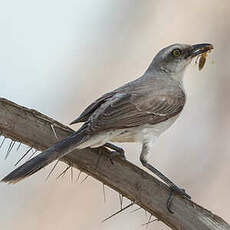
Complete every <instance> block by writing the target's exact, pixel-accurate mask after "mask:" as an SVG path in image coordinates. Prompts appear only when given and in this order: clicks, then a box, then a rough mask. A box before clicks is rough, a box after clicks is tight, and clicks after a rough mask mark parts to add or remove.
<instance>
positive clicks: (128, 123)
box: [1, 43, 213, 199]
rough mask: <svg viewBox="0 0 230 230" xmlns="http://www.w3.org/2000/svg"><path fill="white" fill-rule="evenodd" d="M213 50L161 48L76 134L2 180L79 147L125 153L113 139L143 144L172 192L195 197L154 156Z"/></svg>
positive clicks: (90, 110) (87, 114) (84, 118)
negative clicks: (192, 67) (188, 81)
mask: <svg viewBox="0 0 230 230" xmlns="http://www.w3.org/2000/svg"><path fill="white" fill-rule="evenodd" d="M212 49H213V45H212V44H208V43H202V44H195V45H188V44H179V43H176V44H173V45H170V46H167V47H166V48H163V49H162V50H160V51H159V52H158V53H157V55H156V56H155V57H154V58H153V60H152V62H151V63H150V65H149V67H148V68H147V70H146V71H145V72H144V74H143V75H142V76H140V77H139V78H137V79H135V80H133V81H131V82H128V83H126V84H124V85H123V86H121V87H119V88H117V89H115V90H113V91H111V92H108V93H106V94H104V95H102V96H101V97H100V98H98V99H97V100H95V101H94V102H93V103H92V104H90V105H89V106H88V107H87V108H86V109H85V110H84V111H83V112H82V113H81V114H80V116H79V117H78V118H76V119H75V120H74V121H72V122H71V123H70V124H76V123H83V124H82V126H81V127H80V128H79V129H78V130H77V131H75V132H73V134H71V135H70V136H68V137H66V138H64V139H63V140H61V141H59V142H57V143H55V144H54V145H52V146H51V147H49V148H48V149H46V150H45V151H43V152H41V153H40V154H38V155H37V156H35V157H34V158H32V159H30V160H28V161H27V162H26V163H24V164H22V165H21V166H19V167H18V168H16V169H15V170H13V171H12V172H11V173H9V174H8V175H7V176H5V177H4V178H3V179H2V180H1V181H2V182H6V183H17V182H19V181H21V180H22V179H24V178H26V177H28V176H31V175H32V174H34V173H36V172H37V171H39V170H40V169H42V168H44V167H45V166H47V165H48V164H50V163H51V162H53V161H55V160H57V159H60V158H61V157H63V156H65V155H66V154H68V153H70V152H72V151H73V150H75V149H83V148H87V147H89V148H97V147H100V146H105V147H107V148H109V149H111V150H114V151H113V152H115V153H118V154H119V155H120V156H121V157H124V150H123V149H122V148H120V147H118V146H116V145H114V144H113V142H137V143H141V144H142V150H141V153H140V161H141V163H142V165H143V166H144V167H146V168H147V169H149V170H150V171H151V172H152V173H153V174H155V175H156V176H158V177H159V178H160V179H162V180H163V181H164V182H165V183H166V184H167V185H168V186H169V187H170V189H171V190H172V191H174V192H176V193H178V194H180V195H182V196H184V197H186V198H189V199H190V198H191V197H190V196H189V195H188V194H187V193H185V190H184V189H181V188H179V187H178V186H177V185H176V184H175V183H173V182H172V181H171V180H170V179H168V178H167V177H166V176H165V175H164V174H162V173H161V172H160V171H159V170H157V169H156V168H155V167H153V166H152V165H151V164H150V163H149V161H148V157H149V155H150V154H151V147H152V145H153V144H154V143H155V141H156V139H157V138H158V137H159V136H160V135H161V134H162V133H163V132H165V131H166V130H167V129H168V128H169V127H170V126H171V125H172V124H173V123H174V122H175V121H176V119H177V118H178V117H179V115H180V114H181V111H182V110H183V108H184V105H185V102H186V93H185V89H184V86H183V77H184V72H185V69H186V68H187V66H188V65H189V64H190V63H191V62H192V59H193V58H194V57H197V56H199V55H202V54H205V53H207V52H209V51H211V50H212Z"/></svg>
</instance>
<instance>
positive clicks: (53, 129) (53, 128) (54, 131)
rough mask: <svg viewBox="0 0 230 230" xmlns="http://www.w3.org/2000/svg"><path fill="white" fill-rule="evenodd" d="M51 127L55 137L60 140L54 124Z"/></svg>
mask: <svg viewBox="0 0 230 230" xmlns="http://www.w3.org/2000/svg"><path fill="white" fill-rule="evenodd" d="M50 127H51V129H52V131H53V133H54V136H55V137H56V139H57V140H58V137H57V133H56V130H55V127H54V124H51V125H50Z"/></svg>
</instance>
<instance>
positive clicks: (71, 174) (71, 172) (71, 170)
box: [70, 167, 73, 184]
mask: <svg viewBox="0 0 230 230" xmlns="http://www.w3.org/2000/svg"><path fill="white" fill-rule="evenodd" d="M70 178H71V183H72V184H73V167H71V168H70Z"/></svg>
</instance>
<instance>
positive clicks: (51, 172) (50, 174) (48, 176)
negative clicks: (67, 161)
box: [45, 160, 59, 181]
mask: <svg viewBox="0 0 230 230" xmlns="http://www.w3.org/2000/svg"><path fill="white" fill-rule="evenodd" d="M58 162H59V160H57V161H56V163H55V164H54V166H53V168H52V169H51V170H50V172H49V174H48V175H47V177H46V179H45V180H46V181H47V180H48V179H49V177H50V175H51V174H52V172H53V171H54V169H55V168H56V166H57V164H58Z"/></svg>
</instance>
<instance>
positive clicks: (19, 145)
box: [17, 142, 22, 151]
mask: <svg viewBox="0 0 230 230" xmlns="http://www.w3.org/2000/svg"><path fill="white" fill-rule="evenodd" d="M21 145H22V143H21V142H19V144H18V147H17V151H18V150H19V148H20V147H21Z"/></svg>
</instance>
